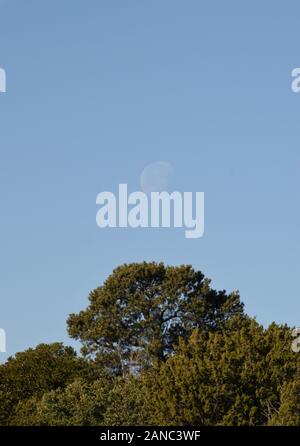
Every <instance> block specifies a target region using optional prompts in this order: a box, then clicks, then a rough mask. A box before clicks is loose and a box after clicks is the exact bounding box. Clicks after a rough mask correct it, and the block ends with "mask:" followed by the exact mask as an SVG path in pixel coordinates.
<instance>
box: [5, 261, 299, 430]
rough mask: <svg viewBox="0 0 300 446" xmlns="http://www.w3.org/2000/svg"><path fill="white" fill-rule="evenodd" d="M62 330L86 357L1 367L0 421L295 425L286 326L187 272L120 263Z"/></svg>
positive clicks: (295, 377) (44, 351)
mask: <svg viewBox="0 0 300 446" xmlns="http://www.w3.org/2000/svg"><path fill="white" fill-rule="evenodd" d="M68 327H69V333H70V334H71V335H72V336H73V337H74V338H76V339H80V340H81V342H82V344H83V353H84V356H83V357H77V355H76V353H75V352H74V350H73V349H72V348H70V347H64V346H63V345H62V344H61V343H56V344H50V345H45V344H42V345H39V346H37V347H36V348H35V349H30V350H27V351H25V352H23V353H18V354H17V355H16V356H15V357H14V358H10V359H9V360H8V361H7V362H6V363H5V364H3V365H1V366H0V401H1V407H0V424H2V425H27V426H30V425H33V426H34V425H43V426H47V425H53V426H54V425H86V426H89V425H109V426H114V425H157V424H159V425H190V426H192V425H250V426H251V425H269V426H273V425H291V426H293V425H300V353H299V354H297V353H294V352H293V351H292V348H291V343H292V340H293V337H292V330H291V328H289V327H288V326H286V325H277V324H275V323H273V324H271V325H270V326H269V327H268V328H264V327H263V326H261V325H259V324H258V323H257V322H256V320H255V319H252V318H249V317H248V316H246V315H245V314H244V312H243V305H242V304H241V303H240V301H239V296H238V294H237V293H232V294H229V295H227V294H226V293H225V292H224V291H221V292H219V291H215V290H213V289H212V288H211V287H210V282H209V280H207V279H206V278H204V276H203V275H202V273H200V272H196V271H194V270H193V269H192V268H191V267H190V266H180V267H165V266H164V265H163V264H155V263H150V264H147V263H142V264H132V265H123V266H121V267H120V268H117V269H116V270H115V271H114V272H113V274H112V275H111V276H110V277H109V278H108V279H107V281H106V282H105V283H104V285H103V286H102V287H100V288H98V289H96V290H94V291H93V292H92V293H91V294H90V303H89V306H88V308H87V310H85V311H82V312H81V313H79V314H78V315H71V316H70V318H69V320H68Z"/></svg>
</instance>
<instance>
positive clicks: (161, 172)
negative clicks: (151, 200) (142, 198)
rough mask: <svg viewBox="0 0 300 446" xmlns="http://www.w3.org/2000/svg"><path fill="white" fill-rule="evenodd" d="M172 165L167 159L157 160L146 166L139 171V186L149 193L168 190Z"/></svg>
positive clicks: (171, 175)
mask: <svg viewBox="0 0 300 446" xmlns="http://www.w3.org/2000/svg"><path fill="white" fill-rule="evenodd" d="M173 174H174V168H173V166H172V165H171V164H170V163H169V162H167V161H157V162H155V163H151V164H149V165H148V166H146V167H145V168H144V170H143V172H142V173H141V178H140V182H141V188H142V190H143V191H144V192H145V193H146V194H148V195H150V194H151V192H164V191H168V190H169V189H170V187H171V184H172V179H173Z"/></svg>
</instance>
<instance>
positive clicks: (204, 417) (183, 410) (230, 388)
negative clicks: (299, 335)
mask: <svg viewBox="0 0 300 446" xmlns="http://www.w3.org/2000/svg"><path fill="white" fill-rule="evenodd" d="M239 325H240V326H239V328H237V325H235V329H234V330H224V331H221V332H210V333H203V332H201V331H200V330H196V331H194V333H193V334H192V336H191V338H190V339H189V341H188V342H186V341H183V340H182V341H181V342H180V344H179V347H178V348H177V349H176V353H175V355H174V356H173V357H170V358H169V359H168V360H167V361H166V362H165V363H157V364H156V367H155V369H154V370H153V371H151V372H150V373H148V376H147V381H148V383H147V386H146V389H147V394H146V395H145V398H147V399H148V400H149V404H150V406H151V407H152V421H153V422H154V423H155V424H160V425H266V424H268V421H269V420H270V419H271V417H272V415H273V414H274V411H275V410H276V408H277V407H278V405H279V401H280V386H281V385H283V383H285V382H288V381H289V380H290V379H292V377H293V376H294V374H295V373H296V369H297V364H299V359H300V358H299V356H297V355H295V354H294V353H293V352H291V348H290V343H291V335H290V330H288V328H287V327H280V326H276V325H275V324H273V325H272V326H271V327H270V328H269V329H268V330H264V329H263V328H262V327H261V326H259V325H258V324H257V323H256V322H255V320H248V321H245V320H243V321H241V322H240V324H239ZM271 341H273V342H276V343H275V344H274V343H273V342H271ZM279 351H281V355H278V352H279Z"/></svg>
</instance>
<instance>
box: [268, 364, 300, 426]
mask: <svg viewBox="0 0 300 446" xmlns="http://www.w3.org/2000/svg"><path fill="white" fill-rule="evenodd" d="M269 426H300V368H299V369H298V371H297V373H296V376H295V378H294V379H293V380H292V381H290V382H288V383H286V384H285V385H284V386H283V388H282V390H281V394H280V406H279V409H278V410H277V411H275V412H274V415H273V417H272V418H271V420H270V422H269Z"/></svg>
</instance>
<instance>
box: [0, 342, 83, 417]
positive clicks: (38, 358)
mask: <svg viewBox="0 0 300 446" xmlns="http://www.w3.org/2000/svg"><path fill="white" fill-rule="evenodd" d="M81 374H83V375H87V374H88V373H87V365H86V363H85V362H84V361H83V360H82V359H80V358H77V356H76V353H75V351H74V350H73V349H72V348H71V347H64V346H63V344H62V343H54V344H50V345H47V344H40V345H38V346H37V347H36V348H35V349H29V350H26V351H25V352H22V353H17V354H16V356H15V357H11V358H9V359H8V361H7V362H6V363H5V364H2V365H0V400H1V405H0V424H1V425H3V424H8V423H9V422H10V421H9V419H10V418H11V417H13V416H14V411H15V409H16V406H17V404H18V402H20V401H24V400H28V399H30V398H31V397H33V396H36V397H39V396H42V395H43V394H44V393H45V392H47V391H49V390H54V389H57V388H59V387H63V386H65V385H66V384H67V383H71V382H72V381H73V380H74V378H75V377H76V376H79V375H81Z"/></svg>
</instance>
